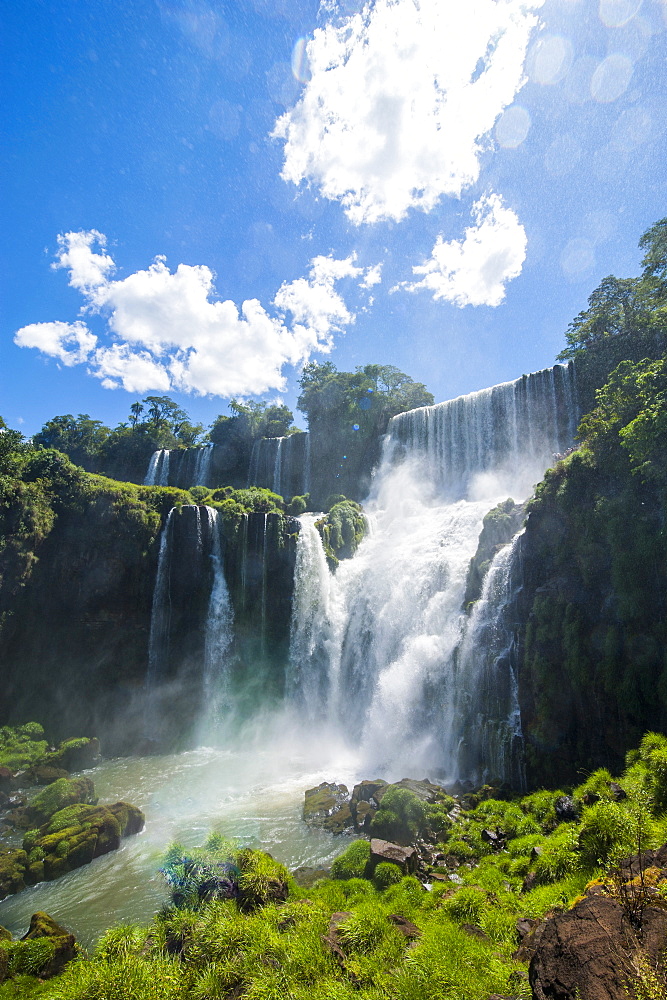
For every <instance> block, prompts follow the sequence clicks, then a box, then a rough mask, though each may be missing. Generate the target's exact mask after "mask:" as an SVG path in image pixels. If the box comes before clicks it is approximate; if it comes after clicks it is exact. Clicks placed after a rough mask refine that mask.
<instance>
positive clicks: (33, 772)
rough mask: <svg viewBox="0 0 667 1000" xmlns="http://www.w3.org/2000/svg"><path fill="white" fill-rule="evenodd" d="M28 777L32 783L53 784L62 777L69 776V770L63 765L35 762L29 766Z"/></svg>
mask: <svg viewBox="0 0 667 1000" xmlns="http://www.w3.org/2000/svg"><path fill="white" fill-rule="evenodd" d="M26 777H27V778H28V780H29V783H30V784H31V785H51V784H53V782H54V781H58V780H59V779H60V778H69V772H68V771H66V770H65V769H64V768H62V767H53V766H52V765H50V764H35V765H34V766H33V767H30V768H28V770H27V771H26Z"/></svg>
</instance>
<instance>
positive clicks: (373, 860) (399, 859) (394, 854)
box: [370, 837, 419, 875]
mask: <svg viewBox="0 0 667 1000" xmlns="http://www.w3.org/2000/svg"><path fill="white" fill-rule="evenodd" d="M383 861H391V863H392V864H394V865H398V867H399V868H400V869H401V871H402V872H403V874H404V875H411V874H412V873H413V872H415V871H416V870H417V864H418V862H419V855H418V854H417V851H416V849H415V848H414V847H401V846H400V845H399V844H392V843H390V841H388V840H379V839H378V838H376V837H373V838H372V839H371V857H370V865H371V868H372V869H375V866H376V865H379V864H381V863H382V862H383Z"/></svg>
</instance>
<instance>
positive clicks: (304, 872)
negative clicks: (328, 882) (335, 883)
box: [292, 865, 331, 889]
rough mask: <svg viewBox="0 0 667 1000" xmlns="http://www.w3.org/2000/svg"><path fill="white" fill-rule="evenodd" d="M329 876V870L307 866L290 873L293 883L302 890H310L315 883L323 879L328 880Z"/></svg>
mask: <svg viewBox="0 0 667 1000" xmlns="http://www.w3.org/2000/svg"><path fill="white" fill-rule="evenodd" d="M330 876H331V868H309V867H308V866H307V865H302V866H301V867H300V868H296V869H295V870H294V871H293V872H292V877H293V878H294V881H295V882H296V884H297V885H300V886H301V888H302V889H310V887H311V886H313V885H314V884H315V882H319V880H320V879H323V878H330Z"/></svg>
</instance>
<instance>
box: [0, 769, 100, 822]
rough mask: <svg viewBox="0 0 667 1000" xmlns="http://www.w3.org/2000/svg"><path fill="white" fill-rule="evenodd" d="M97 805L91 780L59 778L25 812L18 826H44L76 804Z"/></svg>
mask: <svg viewBox="0 0 667 1000" xmlns="http://www.w3.org/2000/svg"><path fill="white" fill-rule="evenodd" d="M80 802H81V803H86V804H90V805H95V804H96V803H97V799H96V798H95V787H94V785H93V783H92V781H91V780H90V778H59V779H58V781H54V782H53V784H51V785H47V786H46V788H45V789H44V790H43V791H42V792H40V793H39V795H37V796H36V797H35V798H34V799H33V801H32V802H31V803H30V805H29V806H27V807H26V808H25V810H23V815H22V816H21V817H20V818H19V822H18V823H17V825H19V826H21V825H23V826H24V827H25V826H26V825H27V826H29V827H33V826H43V825H44V824H45V823H46V822H47V821H48V820H49V819H50V818H51V817H52V816H53V815H55V813H57V812H60V810H61V809H64V808H66V807H67V806H70V805H73V804H75V803H80Z"/></svg>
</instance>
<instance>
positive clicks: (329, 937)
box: [322, 912, 352, 965]
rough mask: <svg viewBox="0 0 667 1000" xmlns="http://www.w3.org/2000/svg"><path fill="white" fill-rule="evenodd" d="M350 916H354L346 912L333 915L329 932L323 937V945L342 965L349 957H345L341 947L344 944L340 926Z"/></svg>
mask: <svg viewBox="0 0 667 1000" xmlns="http://www.w3.org/2000/svg"><path fill="white" fill-rule="evenodd" d="M350 916H352V914H351V913H345V912H339V913H332V914H331V919H330V920H329V929H328V930H327V933H326V934H323V935H322V942H323V944H324V945H325V947H326V948H327V950H328V951H330V952H331V954H332V955H333V956H334V958H335V959H336V961H337V962H338V963H339V964H340V965H344V964H345V959H346V957H347V956H346V955H345V952H344V951H343V949H342V947H341V945H342V943H343V942H342V938H341V936H340V934H339V932H338V925H339V924H342V923H343V921H344V920H347V918H348V917H350Z"/></svg>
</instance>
